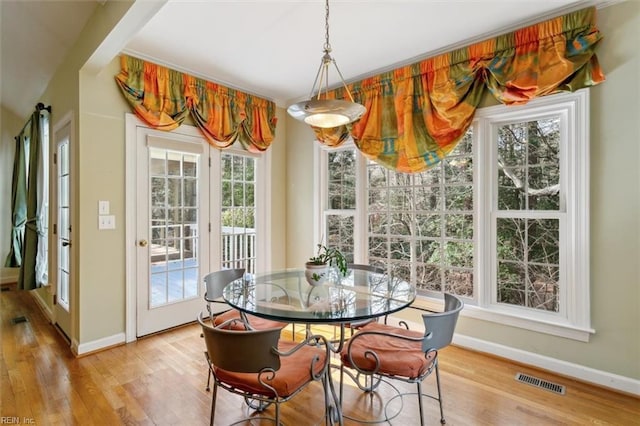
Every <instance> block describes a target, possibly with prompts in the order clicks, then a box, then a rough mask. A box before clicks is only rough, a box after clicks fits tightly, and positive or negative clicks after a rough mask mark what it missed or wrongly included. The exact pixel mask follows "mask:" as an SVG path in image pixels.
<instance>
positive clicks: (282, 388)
mask: <svg viewBox="0 0 640 426" xmlns="http://www.w3.org/2000/svg"><path fill="white" fill-rule="evenodd" d="M295 345H296V343H295V342H280V343H278V349H279V350H280V351H281V352H286V351H289V350H291V349H292V348H293V347H294V346H295ZM316 355H317V356H318V357H319V360H318V361H317V362H316V367H315V368H314V373H315V374H316V375H317V374H320V372H321V371H322V368H323V367H324V363H325V362H326V352H325V351H324V350H322V349H319V348H316V347H313V346H303V347H302V348H300V349H299V350H298V351H297V352H295V353H293V354H292V355H290V356H281V357H280V363H281V364H280V369H279V370H278V371H276V374H275V376H274V377H273V379H272V380H267V378H269V373H266V374H263V375H262V377H263V380H264V381H265V382H266V383H267V384H268V385H269V386H272V387H273V388H274V389H275V390H276V392H277V393H278V396H279V397H281V398H286V397H288V396H290V395H293V394H294V393H295V392H296V391H297V390H298V389H300V388H301V387H302V386H304V385H305V384H306V383H308V382H310V381H311V380H313V378H312V377H311V374H310V371H311V361H312V360H313V357H314V356H316ZM214 372H215V375H216V377H217V378H218V380H220V381H221V382H224V383H226V384H228V385H230V386H233V387H234V388H236V389H240V390H242V391H244V392H249V393H251V394H256V395H264V396H267V397H274V396H275V395H274V394H273V392H272V391H271V390H270V389H268V388H265V387H264V386H262V385H261V384H260V382H259V381H258V374H255V373H234V372H231V371H227V370H223V369H221V368H217V367H214Z"/></svg>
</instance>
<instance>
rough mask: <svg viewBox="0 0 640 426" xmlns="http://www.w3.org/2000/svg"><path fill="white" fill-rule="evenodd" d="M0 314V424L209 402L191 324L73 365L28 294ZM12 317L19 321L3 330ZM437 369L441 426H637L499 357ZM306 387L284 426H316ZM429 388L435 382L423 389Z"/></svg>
mask: <svg viewBox="0 0 640 426" xmlns="http://www.w3.org/2000/svg"><path fill="white" fill-rule="evenodd" d="M0 312H1V314H0V315H1V320H2V324H1V326H2V328H1V331H2V335H1V340H2V357H1V359H0V366H1V376H2V377H1V382H2V384H1V389H0V390H1V394H0V423H11V422H12V423H14V424H15V423H19V424H28V423H31V424H35V425H72V424H73V425H75V424H77V425H119V424H123V425H206V424H208V422H209V410H210V404H211V395H210V393H208V392H206V391H205V383H206V379H207V376H206V362H205V359H204V355H203V351H204V342H203V341H202V339H201V338H200V331H199V329H198V327H197V326H196V325H188V326H185V327H181V328H178V329H175V330H172V331H168V332H165V333H162V334H158V335H155V336H151V337H148V338H144V339H140V340H138V341H137V342H134V343H131V344H127V345H123V346H119V347H116V348H112V349H109V350H106V351H102V352H98V353H95V354H91V355H87V356H84V357H81V358H74V357H73V356H72V355H71V352H70V350H69V349H68V345H67V343H66V342H65V341H64V339H63V338H62V337H61V336H60V335H59V333H58V332H57V331H56V330H55V328H54V327H53V326H52V325H51V324H49V323H48V322H47V320H46V319H45V317H44V316H43V315H42V313H41V312H40V310H39V308H38V307H37V305H36V304H35V302H34V301H33V300H32V298H31V296H30V295H29V294H28V293H26V292H19V291H16V290H13V289H12V290H10V291H3V292H2V293H0ZM19 316H25V317H26V318H27V320H28V321H27V322H19V323H16V324H14V323H12V319H13V318H16V317H19ZM96 320H98V319H96ZM440 371H441V378H442V383H443V389H442V391H443V394H444V400H445V402H444V409H445V417H446V419H447V424H448V425H509V426H511V425H585V424H598V425H625V426H626V425H640V399H638V398H634V397H632V396H629V395H625V394H619V393H616V392H612V391H610V390H606V389H602V388H598V387H594V386H590V385H587V384H584V383H581V382H577V381H574V380H570V379H567V378H564V377H559V376H556V375H553V374H550V373H548V372H544V371H540V370H536V369H533V368H529V367H526V366H522V365H518V364H514V363H511V362H509V361H505V360H503V359H498V358H495V357H491V356H485V355H483V354H479V353H475V352H470V351H467V350H464V349H461V348H457V347H448V348H446V349H444V350H442V351H441V352H440ZM517 372H522V373H525V374H529V375H533V376H535V377H539V378H542V379H545V380H549V381H551V382H554V383H558V384H562V385H565V386H566V394H565V395H556V394H554V393H551V392H549V391H547V390H543V389H539V388H535V387H533V386H529V385H525V384H520V383H518V382H516V381H515V380H514V376H515V374H516V373H517ZM335 382H336V386H337V376H336V380H335ZM314 385H315V386H312V387H311V388H308V389H307V390H306V391H304V392H303V393H301V394H300V395H298V396H297V397H295V398H294V399H293V400H292V401H291V402H289V403H286V404H283V406H282V416H283V419H284V423H285V424H286V425H293V426H298V425H313V424H321V421H322V419H321V414H320V412H321V409H322V404H323V400H322V391H321V387H320V386H319V384H314ZM434 386H435V375H434V376H433V377H429V378H427V380H426V381H425V389H427V390H431V389H433V387H434ZM408 389H410V390H412V389H413V388H412V387H411V388H408ZM345 393H346V395H345V404H344V405H345V413H346V414H351V415H358V416H363V415H364V416H367V415H369V416H370V415H371V414H368V413H369V412H370V409H371V410H373V411H376V410H378V409H379V404H378V402H379V399H380V398H379V397H378V395H374V396H373V397H369V396H366V395H364V394H362V393H361V392H359V391H357V390H356V389H354V388H353V387H346V390H345ZM383 398H384V396H383ZM218 401H219V402H218V410H217V414H216V415H217V420H218V421H217V422H216V424H220V425H222V424H225V425H226V424H229V423H232V422H233V421H234V420H238V419H240V418H241V417H242V416H243V415H244V414H246V408H245V406H244V404H243V402H242V400H240V399H239V398H238V397H236V396H232V395H230V394H228V393H227V392H224V391H221V392H219V394H218ZM425 406H426V418H427V424H432V425H434V424H439V415H438V407H437V403H436V402H434V401H430V400H425ZM14 417H17V419H15V418H14ZM254 424H261V423H260V422H257V421H256V422H254ZM265 424H267V423H265ZM345 424H346V425H356V424H358V423H357V422H354V421H350V420H345ZM393 424H394V425H403V426H407V425H409V426H412V425H415V424H419V421H418V410H417V403H416V400H415V397H414V398H408V399H407V400H406V401H405V405H404V407H403V409H402V412H401V415H400V416H398V417H397V418H396V419H394V421H393Z"/></svg>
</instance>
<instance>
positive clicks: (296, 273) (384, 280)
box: [222, 269, 416, 424]
mask: <svg viewBox="0 0 640 426" xmlns="http://www.w3.org/2000/svg"><path fill="white" fill-rule="evenodd" d="M222 297H223V298H224V300H225V301H226V302H227V303H228V304H229V305H230V306H232V307H233V308H236V309H238V310H239V311H240V312H243V313H245V314H251V315H255V316H258V317H262V318H267V319H271V320H276V321H283V322H289V323H294V324H295V323H298V324H300V323H302V324H307V325H310V324H333V325H336V326H339V327H340V338H339V339H338V340H337V341H334V342H331V343H330V346H331V350H332V351H334V352H336V353H339V352H340V351H341V350H342V347H343V344H344V342H345V338H344V337H345V325H346V324H357V323H358V322H361V321H366V320H371V319H375V318H379V317H383V316H386V315H389V314H392V313H394V312H397V311H400V310H402V309H404V308H406V307H408V306H409V305H411V303H413V301H414V300H415V298H416V288H415V286H413V285H411V284H410V283H408V282H407V281H404V280H402V279H399V278H397V277H393V276H391V275H388V274H386V273H380V272H375V271H370V270H361V269H351V270H349V271H348V272H347V275H346V276H342V275H341V274H340V273H339V272H338V271H337V270H333V269H330V270H329V272H328V274H327V278H326V280H325V281H324V282H323V283H322V284H319V285H311V284H309V283H308V282H307V280H306V278H305V271H304V270H286V271H277V272H268V273H263V274H257V275H249V274H245V276H244V277H243V278H240V279H238V280H236V281H233V282H231V283H229V284H228V285H227V286H226V287H225V288H224V290H223V293H222ZM327 380H328V382H329V385H330V386H329V387H330V392H331V394H332V395H331V396H332V399H333V401H334V403H333V404H330V406H329V407H327V408H328V412H329V413H330V420H331V423H338V424H342V410H341V408H340V402H339V400H338V398H337V397H336V393H335V390H334V387H333V382H332V379H331V373H330V372H329V371H328V372H327ZM327 400H329V399H327Z"/></svg>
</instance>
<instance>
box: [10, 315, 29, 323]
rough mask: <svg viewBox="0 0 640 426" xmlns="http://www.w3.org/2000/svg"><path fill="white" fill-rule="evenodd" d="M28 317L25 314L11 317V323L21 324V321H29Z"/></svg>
mask: <svg viewBox="0 0 640 426" xmlns="http://www.w3.org/2000/svg"><path fill="white" fill-rule="evenodd" d="M27 321H28V320H27V317H25V316H19V317H15V318H11V323H12V324H19V323H21V322H27Z"/></svg>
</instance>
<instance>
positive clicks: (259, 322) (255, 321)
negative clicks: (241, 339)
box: [213, 309, 287, 330]
mask: <svg viewBox="0 0 640 426" xmlns="http://www.w3.org/2000/svg"><path fill="white" fill-rule="evenodd" d="M232 319H240V312H239V311H237V310H235V309H231V310H229V311H226V312H223V313H221V314H219V315H217V316H216V317H215V318H214V320H213V325H214V326H215V327H217V326H219V325H220V324H222V323H223V322H225V321H229V320H232ZM247 320H248V321H249V324H251V327H253V328H254V329H255V330H267V329H269V328H284V327H286V326H287V323H286V322H279V321H272V320H268V319H264V318H260V317H256V316H253V315H247ZM229 329H230V330H244V329H245V328H244V325H243V324H242V323H241V322H233V323H231V324H229Z"/></svg>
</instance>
